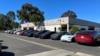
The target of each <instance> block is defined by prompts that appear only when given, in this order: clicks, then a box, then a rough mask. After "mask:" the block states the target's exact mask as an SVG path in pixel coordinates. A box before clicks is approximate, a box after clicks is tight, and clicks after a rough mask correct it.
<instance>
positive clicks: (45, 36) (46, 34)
mask: <svg viewBox="0 0 100 56" xmlns="http://www.w3.org/2000/svg"><path fill="white" fill-rule="evenodd" d="M54 33H55V32H53V31H47V32H45V33H43V34H40V35H39V38H40V39H48V38H50V35H52V34H54Z"/></svg>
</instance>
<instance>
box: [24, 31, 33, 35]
mask: <svg viewBox="0 0 100 56" xmlns="http://www.w3.org/2000/svg"><path fill="white" fill-rule="evenodd" d="M32 31H33V30H26V31H25V32H24V34H23V35H24V36H27V34H28V33H30V32H32Z"/></svg>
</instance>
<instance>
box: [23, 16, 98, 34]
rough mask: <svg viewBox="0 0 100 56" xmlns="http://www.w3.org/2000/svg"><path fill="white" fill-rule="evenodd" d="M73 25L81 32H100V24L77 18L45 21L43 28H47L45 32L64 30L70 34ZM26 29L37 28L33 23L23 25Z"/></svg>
mask: <svg viewBox="0 0 100 56" xmlns="http://www.w3.org/2000/svg"><path fill="white" fill-rule="evenodd" d="M72 25H78V26H79V28H80V29H81V30H82V29H85V30H96V31H100V24H99V23H95V22H90V21H86V20H81V19H77V18H70V17H62V18H56V19H51V20H46V21H44V23H43V26H41V27H42V28H45V30H50V31H60V29H62V30H63V31H67V32H69V29H70V27H71V26H72ZM25 27H26V28H27V29H28V28H30V27H33V28H34V29H36V26H35V25H34V24H33V23H26V24H21V28H22V29H24V28H25ZM41 27H40V29H41Z"/></svg>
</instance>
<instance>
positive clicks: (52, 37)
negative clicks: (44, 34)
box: [50, 31, 67, 40]
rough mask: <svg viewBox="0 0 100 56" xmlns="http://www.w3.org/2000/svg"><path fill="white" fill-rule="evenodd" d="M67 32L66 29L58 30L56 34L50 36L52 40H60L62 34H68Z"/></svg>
mask: <svg viewBox="0 0 100 56" xmlns="http://www.w3.org/2000/svg"><path fill="white" fill-rule="evenodd" d="M66 33H67V32H65V31H63V32H57V33H55V34H52V35H51V36H50V38H51V39H52V40H60V37H61V36H62V35H64V34H66Z"/></svg>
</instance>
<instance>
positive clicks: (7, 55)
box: [0, 51, 15, 56]
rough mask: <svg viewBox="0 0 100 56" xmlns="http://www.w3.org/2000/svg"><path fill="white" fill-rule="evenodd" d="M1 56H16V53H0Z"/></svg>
mask: <svg viewBox="0 0 100 56" xmlns="http://www.w3.org/2000/svg"><path fill="white" fill-rule="evenodd" d="M0 56H15V54H14V53H12V52H5V51H4V52H1V53H0Z"/></svg>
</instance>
